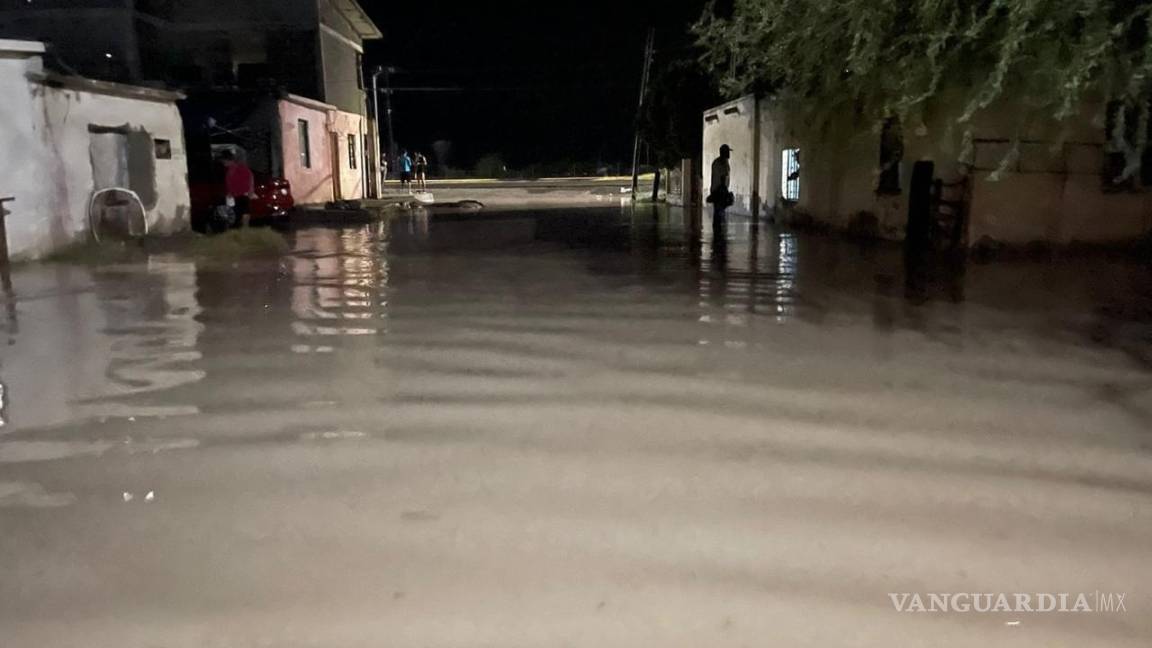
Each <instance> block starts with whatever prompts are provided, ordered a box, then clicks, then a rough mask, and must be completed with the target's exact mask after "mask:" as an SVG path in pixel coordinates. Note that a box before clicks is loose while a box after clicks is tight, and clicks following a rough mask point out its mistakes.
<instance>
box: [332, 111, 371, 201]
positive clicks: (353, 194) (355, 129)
mask: <svg viewBox="0 0 1152 648" xmlns="http://www.w3.org/2000/svg"><path fill="white" fill-rule="evenodd" d="M363 128H364V118H363V117H361V116H360V115H353V114H352V113H346V112H342V111H335V112H334V113H333V115H332V130H333V131H334V133H335V138H336V150H337V159H336V161H335V164H336V165H337V168H338V169H339V170H340V171H339V173H338V174H337V176H338V177H339V179H340V180H339V181H340V198H342V199H344V200H354V199H358V198H363V197H364V137H363V136H362V134H361V131H362V129H363ZM349 135H351V136H352V137H353V138H354V139H355V142H356V143H355V149H354V150H353V152H354V153H355V157H356V167H355V168H353V167H352V165H351V164H350V160H349V155H348V154H349V150H348V136H349Z"/></svg>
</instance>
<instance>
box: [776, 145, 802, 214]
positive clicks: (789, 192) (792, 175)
mask: <svg viewBox="0 0 1152 648" xmlns="http://www.w3.org/2000/svg"><path fill="white" fill-rule="evenodd" d="M780 193H781V194H782V197H783V198H784V200H787V201H788V202H796V201H798V200H800V149H798V148H790V149H784V150H783V151H781V152H780Z"/></svg>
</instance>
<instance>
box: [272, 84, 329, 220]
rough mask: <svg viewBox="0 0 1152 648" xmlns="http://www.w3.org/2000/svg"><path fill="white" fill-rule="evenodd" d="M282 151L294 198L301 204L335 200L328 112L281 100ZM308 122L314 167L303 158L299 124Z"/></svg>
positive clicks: (285, 172)
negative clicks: (333, 197) (305, 164)
mask: <svg viewBox="0 0 1152 648" xmlns="http://www.w3.org/2000/svg"><path fill="white" fill-rule="evenodd" d="M279 113H280V133H281V137H282V140H281V147H282V153H283V155H284V178H285V179H286V180H288V182H290V183H291V184H292V196H293V197H294V198H295V199H296V202H297V203H299V204H310V203H325V202H328V201H330V200H332V190H333V185H332V182H333V179H332V161H333V160H332V135H331V134H330V133H329V132H328V111H327V110H322V109H319V108H314V107H311V106H305V105H302V104H300V103H297V102H295V101H291V100H288V99H281V100H280V110H279ZM301 119H303V120H306V121H307V122H308V141H309V145H310V149H311V156H310V157H311V166H310V167H305V166H304V163H303V160H302V158H301V155H300V131H299V120H301Z"/></svg>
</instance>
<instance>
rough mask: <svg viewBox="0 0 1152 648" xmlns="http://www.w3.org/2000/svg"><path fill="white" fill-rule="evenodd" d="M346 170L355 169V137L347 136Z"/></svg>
mask: <svg viewBox="0 0 1152 648" xmlns="http://www.w3.org/2000/svg"><path fill="white" fill-rule="evenodd" d="M348 168H349V169H355V168H356V136H355V135H351V134H349V135H348Z"/></svg>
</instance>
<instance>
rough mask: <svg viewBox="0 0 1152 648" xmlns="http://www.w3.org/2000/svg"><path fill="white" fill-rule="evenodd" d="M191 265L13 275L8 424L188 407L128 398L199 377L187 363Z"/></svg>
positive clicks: (194, 328) (194, 327)
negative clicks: (14, 326)
mask: <svg viewBox="0 0 1152 648" xmlns="http://www.w3.org/2000/svg"><path fill="white" fill-rule="evenodd" d="M195 290H196V281H195V266H194V264H192V263H188V262H182V261H175V260H172V259H166V258H160V257H154V258H153V259H152V260H151V261H149V262H148V263H147V264H146V265H143V266H138V267H131V268H127V267H123V268H116V267H109V268H97V269H92V268H85V267H75V266H61V265H45V266H34V267H31V268H29V269H28V271H26V272H22V273H20V275H19V277H18V282H16V286H15V291H14V292H15V294H16V295H17V298H16V299H15V300H14V304H15V307H16V309H17V311H18V312H19V315H20V317H21V318H22V319H23V320H24V321H25V322H35V326H25V327H23V328H22V329H21V330H19V331H13V330H10V332H9V335H10V337H11V340H10V342H9V344H8V345H7V346H6V347H4V349H3V357H2V366H3V369H4V372H5V379H6V381H7V385H6V389H5V391H4V396H5V398H4V404H5V405H6V406H7V407H6V408H5V409H4V410H3V414H4V415H5V416H4V418H5V420H6V422H7V423H8V424H10V425H12V426H21V427H30V426H44V425H54V424H59V423H64V422H68V421H74V420H91V419H98V418H107V417H129V416H133V417H136V416H169V415H181V414H191V413H195V412H197V411H198V408H197V407H195V406H193V405H187V404H177V403H165V404H154V403H148V402H144V401H142V400H140V399H139V398H138V397H140V396H142V395H145V394H151V393H157V392H161V391H165V390H170V389H172V388H174V387H178V386H181V385H187V384H191V383H194V382H197V381H200V380H202V379H203V378H204V376H205V373H204V371H203V370H202V369H199V368H196V367H195V364H196V362H197V361H198V360H200V358H201V355H200V351H199V349H198V344H199V336H200V333H201V331H202V330H203V325H202V324H200V323H199V322H198V321H197V319H196V318H197V316H198V315H199V313H200V308H199V305H198V302H197V300H196V297H195Z"/></svg>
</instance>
